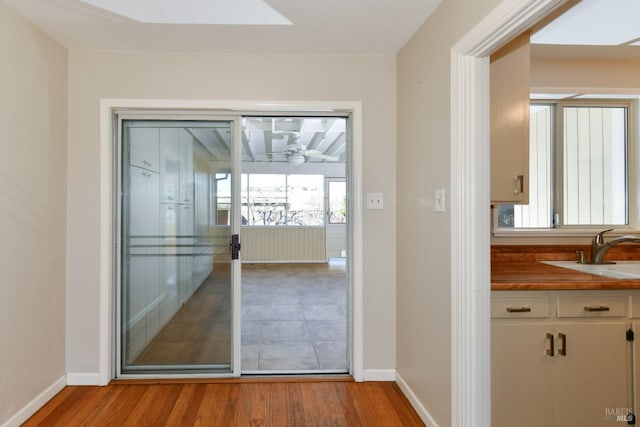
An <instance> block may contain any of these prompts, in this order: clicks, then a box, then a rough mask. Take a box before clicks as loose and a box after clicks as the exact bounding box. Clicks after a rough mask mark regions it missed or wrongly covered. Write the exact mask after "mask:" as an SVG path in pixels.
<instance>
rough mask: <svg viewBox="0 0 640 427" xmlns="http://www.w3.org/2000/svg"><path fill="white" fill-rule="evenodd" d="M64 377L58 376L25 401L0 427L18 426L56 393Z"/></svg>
mask: <svg viewBox="0 0 640 427" xmlns="http://www.w3.org/2000/svg"><path fill="white" fill-rule="evenodd" d="M66 384H67V383H66V378H65V377H60V378H58V379H57V380H56V381H55V382H54V383H53V384H51V385H50V386H49V387H47V388H46V389H45V390H44V391H43V392H42V393H40V394H39V395H37V396H36V397H35V398H34V399H33V400H31V401H30V402H29V403H27V404H26V405H25V406H24V407H23V408H22V409H20V410H19V411H18V412H16V413H15V414H14V415H13V416H12V417H11V418H9V419H8V420H7V421H5V422H4V424H2V426H1V427H19V426H20V424H22V423H24V422H25V421H27V420H28V419H29V417H31V416H32V415H33V414H35V413H36V412H37V411H38V409H40V408H42V407H43V406H44V405H45V403H47V402H48V401H49V400H51V398H52V397H53V396H55V395H56V394H58V393H59V392H60V390H62V389H63V388H64V386H65V385H66Z"/></svg>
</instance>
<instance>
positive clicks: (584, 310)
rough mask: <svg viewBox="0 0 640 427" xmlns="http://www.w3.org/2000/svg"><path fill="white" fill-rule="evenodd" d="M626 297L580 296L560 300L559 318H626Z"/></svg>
mask: <svg viewBox="0 0 640 427" xmlns="http://www.w3.org/2000/svg"><path fill="white" fill-rule="evenodd" d="M626 315H627V297H625V296H580V297H560V298H558V317H624V316H626Z"/></svg>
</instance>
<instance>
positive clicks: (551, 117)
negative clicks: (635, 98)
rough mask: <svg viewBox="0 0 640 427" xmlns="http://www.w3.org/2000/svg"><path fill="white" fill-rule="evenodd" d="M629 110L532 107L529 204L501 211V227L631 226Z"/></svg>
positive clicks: (577, 105)
mask: <svg viewBox="0 0 640 427" xmlns="http://www.w3.org/2000/svg"><path fill="white" fill-rule="evenodd" d="M629 109H630V105H629V104H620V103H617V104H612V103H611V104H610V103H603V102H599V103H597V104H595V103H593V102H586V101H585V102H581V103H568V102H557V103H545V104H532V105H531V113H530V143H529V205H501V206H498V212H497V222H498V227H499V228H516V229H517V228H551V227H570V226H605V225H606V226H619V225H626V224H628V223H629V220H628V216H629V215H628V206H629V200H628V194H629V193H628V186H627V181H628V164H627V161H628V157H627V141H628V139H629V138H628V115H629ZM556 124H557V125H556Z"/></svg>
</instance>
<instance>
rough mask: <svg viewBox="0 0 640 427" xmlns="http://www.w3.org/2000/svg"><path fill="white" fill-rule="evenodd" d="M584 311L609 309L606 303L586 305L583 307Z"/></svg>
mask: <svg viewBox="0 0 640 427" xmlns="http://www.w3.org/2000/svg"><path fill="white" fill-rule="evenodd" d="M584 311H588V312H590V313H591V312H598V311H609V307H607V306H606V305H596V306H593V305H588V306H586V307H585V308H584Z"/></svg>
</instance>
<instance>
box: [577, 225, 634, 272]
mask: <svg viewBox="0 0 640 427" xmlns="http://www.w3.org/2000/svg"><path fill="white" fill-rule="evenodd" d="M612 230H613V228H611V229H609V230H604V231H601V232H599V233H598V234H596V235H595V236H594V237H593V240H592V241H591V261H589V262H588V263H587V264H615V262H613V261H604V256H605V254H606V253H607V251H609V249H611V248H612V247H613V246H616V245H619V244H620V243H625V242H633V243H640V236H633V235H628V236H622V237H618V238H617V239H613V240H610V241H608V242H607V243H605V242H604V233H606V232H608V231H612ZM581 258H582V257H581ZM580 262H584V261H580Z"/></svg>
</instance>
